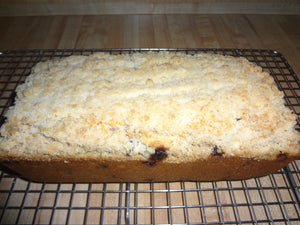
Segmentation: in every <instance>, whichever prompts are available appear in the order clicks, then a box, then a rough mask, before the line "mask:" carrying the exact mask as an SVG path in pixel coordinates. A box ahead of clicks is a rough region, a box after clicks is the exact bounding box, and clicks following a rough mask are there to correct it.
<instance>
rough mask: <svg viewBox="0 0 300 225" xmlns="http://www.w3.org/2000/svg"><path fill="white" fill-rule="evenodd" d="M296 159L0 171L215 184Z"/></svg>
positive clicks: (23, 164)
mask: <svg viewBox="0 0 300 225" xmlns="http://www.w3.org/2000/svg"><path fill="white" fill-rule="evenodd" d="M297 158H298V157H291V158H286V157H282V158H280V157H279V158H277V159H274V160H265V159H262V160H257V159H249V158H239V157H222V156H220V157H210V158H208V159H199V160H195V161H192V162H182V163H169V162H165V161H153V162H145V161H140V160H126V161H114V160H95V159H93V160H68V161H66V160H55V161H34V160H30V161H29V160H17V159H15V160H14V159H11V160H6V161H2V162H0V164H1V169H2V170H4V171H8V172H9V173H15V174H17V175H19V176H20V177H21V178H24V179H27V180H31V181H35V182H165V181H218V180H240V179H249V178H253V177H260V176H265V175H268V174H271V173H274V172H276V171H277V170H279V169H281V168H283V167H284V166H286V165H287V164H289V163H290V162H292V161H293V160H296V159H297Z"/></svg>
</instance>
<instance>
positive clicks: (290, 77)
mask: <svg viewBox="0 0 300 225" xmlns="http://www.w3.org/2000/svg"><path fill="white" fill-rule="evenodd" d="M149 50H152V51H162V50H171V51H184V52H187V53H190V54H193V53H196V52H210V53H219V54H224V55H232V56H243V57H246V58H247V59H249V60H250V61H252V62H254V63H256V64H258V65H260V66H261V67H263V69H264V70H266V71H268V72H269V73H270V74H271V75H272V76H273V77H274V80H275V82H276V84H277V85H278V87H279V89H280V90H282V91H283V92H284V94H285V97H284V98H285V101H286V105H287V106H288V107H290V108H291V109H292V110H293V111H294V113H295V114H296V115H298V119H297V125H296V129H297V130H298V131H299V130H300V125H299V124H300V121H299V114H300V98H299V91H300V82H299V79H298V78H297V76H296V74H295V73H294V71H293V70H292V68H291V67H290V65H289V64H288V62H287V61H286V59H285V58H284V56H283V55H282V54H280V53H279V52H277V51H272V50H249V49H84V50H83V49H80V50H74V49H72V50H66V49H64V50H27V51H3V52H1V53H0V54H1V55H0V90H1V92H0V125H1V124H3V122H4V120H5V118H4V113H5V112H6V110H7V108H8V107H9V106H10V105H11V104H13V101H14V97H15V89H16V87H17V86H18V85H19V84H20V83H22V82H23V81H24V80H25V78H26V76H27V75H28V74H29V73H30V71H31V68H32V66H34V65H35V64H36V63H37V62H39V61H44V60H49V59H52V58H58V57H65V56H69V55H76V54H77V55H81V54H84V55H88V54H91V53H93V52H97V51H109V52H110V53H112V54H120V53H123V52H128V51H149ZM299 167H300V160H296V161H294V162H293V163H291V164H290V165H288V166H287V167H285V168H283V169H282V170H280V171H277V172H276V173H274V174H271V175H269V176H265V177H260V178H253V179H248V180H240V181H218V182H159V183H157V182H153V183H35V182H31V181H26V180H23V179H21V178H19V177H17V176H15V175H10V174H6V173H4V172H2V173H1V171H0V224H260V225H261V224H274V225H277V224H300V170H299Z"/></svg>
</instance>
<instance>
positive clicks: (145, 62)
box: [0, 51, 300, 182]
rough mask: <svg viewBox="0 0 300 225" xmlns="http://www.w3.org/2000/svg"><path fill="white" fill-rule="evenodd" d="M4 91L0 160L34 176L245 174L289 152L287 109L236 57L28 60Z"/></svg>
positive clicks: (121, 178)
mask: <svg viewBox="0 0 300 225" xmlns="http://www.w3.org/2000/svg"><path fill="white" fill-rule="evenodd" d="M16 91H17V96H16V99H15V103H14V105H13V106H12V107H10V109H9V110H8V111H7V113H6V122H5V123H4V124H3V126H2V127H1V143H0V161H1V165H2V166H3V167H5V168H6V169H9V170H11V171H14V172H15V173H17V174H19V175H20V176H22V177H24V178H26V179H30V180H34V181H47V182H61V181H62V182H63V181H65V182H73V181H76V182H148V181H181V180H202V181H212V180H227V179H231V180H235V179H247V178H251V177H255V176H264V175H267V174H269V173H273V172H275V171H277V170H279V169H280V168H282V167H284V166H285V165H287V164H288V163H290V162H291V161H292V160H295V159H297V158H298V157H299V154H300V148H299V137H300V136H299V132H298V131H296V130H295V125H296V115H295V114H293V113H292V111H291V110H290V109H289V108H287V107H286V106H285V102H284V99H283V93H282V92H281V91H279V90H278V88H277V86H276V84H275V82H274V80H273V78H272V77H271V76H270V75H269V74H268V73H267V72H264V71H262V68H261V67H259V66H257V65H255V64H253V63H251V62H249V61H247V60H246V59H245V58H240V57H232V56H223V55H218V54H207V53H199V54H186V53H181V52H170V51H160V52H134V53H124V54H110V53H95V54H92V55H90V56H69V57H65V58H61V59H55V60H49V61H46V62H40V63H38V64H37V65H36V66H35V67H34V68H33V70H32V73H31V74H30V75H29V76H28V77H27V79H26V81H25V83H23V84H22V85H20V86H18V87H17V90H16Z"/></svg>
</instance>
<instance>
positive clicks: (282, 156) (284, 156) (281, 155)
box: [277, 151, 287, 160]
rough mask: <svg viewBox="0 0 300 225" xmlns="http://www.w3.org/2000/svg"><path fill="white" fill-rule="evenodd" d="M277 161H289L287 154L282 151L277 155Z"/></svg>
mask: <svg viewBox="0 0 300 225" xmlns="http://www.w3.org/2000/svg"><path fill="white" fill-rule="evenodd" d="M277 159H279V160H286V159H287V153H282V152H281V151H280V152H279V154H278V155H277Z"/></svg>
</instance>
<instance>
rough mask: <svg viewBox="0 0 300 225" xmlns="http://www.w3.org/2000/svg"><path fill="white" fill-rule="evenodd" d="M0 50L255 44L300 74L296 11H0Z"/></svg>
mask: <svg viewBox="0 0 300 225" xmlns="http://www.w3.org/2000/svg"><path fill="white" fill-rule="evenodd" d="M0 27H1V35H0V50H13V49H57V48H59V49H64V48H68V49H70V48H148V47H154V48H254V49H274V50H277V51H279V52H281V53H282V54H283V55H284V56H285V57H286V58H287V60H288V62H289V63H290V64H291V65H292V68H293V69H294V70H295V72H296V74H298V75H299V74H300V62H299V60H298V59H299V58H300V15H239V14H233V15H230V14H225V15H215V14H210V15H203V14H199V15H182V14H180V15H170V14H168V15H99V16H93V15H89V16H28V17H0Z"/></svg>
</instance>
